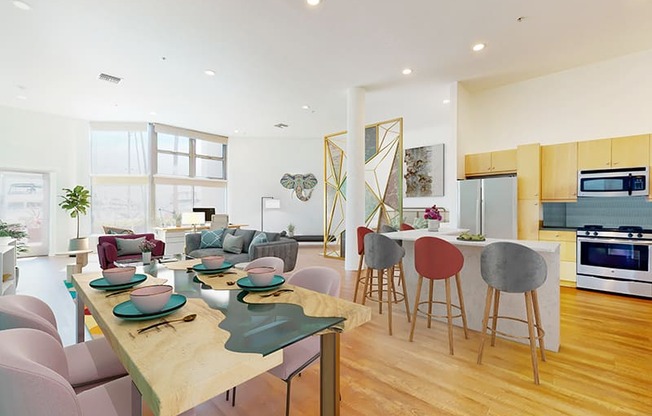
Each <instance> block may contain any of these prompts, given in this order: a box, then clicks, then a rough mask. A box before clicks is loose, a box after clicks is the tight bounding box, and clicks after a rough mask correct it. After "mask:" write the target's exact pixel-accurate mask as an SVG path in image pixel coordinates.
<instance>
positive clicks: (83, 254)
mask: <svg viewBox="0 0 652 416" xmlns="http://www.w3.org/2000/svg"><path fill="white" fill-rule="evenodd" d="M92 252H93V250H71V251H64V252H61V253H57V254H56V255H57V256H75V264H69V265H68V266H66V280H67V281H68V282H70V281H71V280H70V279H71V277H72V275H73V274H75V273H81V272H82V269H83V268H84V266H86V265H87V264H88V253H92Z"/></svg>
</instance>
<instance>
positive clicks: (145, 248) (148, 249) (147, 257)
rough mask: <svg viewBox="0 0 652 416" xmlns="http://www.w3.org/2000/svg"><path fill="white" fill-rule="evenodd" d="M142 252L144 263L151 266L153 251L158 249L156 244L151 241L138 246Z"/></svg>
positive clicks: (145, 241)
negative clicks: (155, 248)
mask: <svg viewBox="0 0 652 416" xmlns="http://www.w3.org/2000/svg"><path fill="white" fill-rule="evenodd" d="M138 247H139V248H140V251H141V252H142V253H143V263H144V264H149V263H150V262H151V261H152V250H154V247H156V243H155V242H154V241H151V240H143V241H141V242H140V244H139V245H138Z"/></svg>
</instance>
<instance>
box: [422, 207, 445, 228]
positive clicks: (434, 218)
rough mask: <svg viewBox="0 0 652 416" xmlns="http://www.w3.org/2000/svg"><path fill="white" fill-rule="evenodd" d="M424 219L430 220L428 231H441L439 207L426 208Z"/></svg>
mask: <svg viewBox="0 0 652 416" xmlns="http://www.w3.org/2000/svg"><path fill="white" fill-rule="evenodd" d="M423 218H425V219H426V220H428V231H439V222H440V221H441V213H440V212H439V208H437V205H433V206H432V207H430V208H426V212H425V213H424V214H423Z"/></svg>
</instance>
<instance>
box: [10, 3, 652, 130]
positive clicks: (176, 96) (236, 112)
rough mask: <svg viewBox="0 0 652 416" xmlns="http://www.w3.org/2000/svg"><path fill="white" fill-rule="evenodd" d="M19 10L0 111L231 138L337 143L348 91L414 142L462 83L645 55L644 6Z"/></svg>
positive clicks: (648, 8)
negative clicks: (402, 127) (401, 122)
mask: <svg viewBox="0 0 652 416" xmlns="http://www.w3.org/2000/svg"><path fill="white" fill-rule="evenodd" d="M25 2H27V3H28V4H30V5H31V6H32V9H31V10H30V11H23V10H19V9H18V8H16V7H14V6H13V5H12V2H11V1H10V0H0V105H5V106H10V107H16V108H22V109H28V110H34V111H41V112H47V113H54V114H59V115H63V116H67V117H74V118H81V119H85V120H95V121H105V120H116V121H157V122H162V123H166V124H170V125H175V126H179V127H186V128H192V129H196V130H202V131H207V132H211V133H217V134H223V135H227V136H231V137H234V136H235V137H237V136H241V135H246V136H248V137H321V136H323V135H324V134H327V133H332V132H336V131H340V130H343V129H345V128H346V90H347V89H348V88H350V87H364V88H366V89H367V91H368V94H367V103H368V106H369V107H368V114H369V112H373V113H374V115H376V114H377V113H378V114H380V113H382V110H383V108H382V107H383V105H384V104H383V103H392V105H393V107H394V109H393V110H391V111H393V112H397V114H387V115H385V114H382V116H387V117H396V116H401V115H402V114H400V113H401V112H403V111H411V112H415V111H416V112H417V113H419V116H418V117H414V123H415V125H414V126H412V127H419V126H418V124H420V123H421V124H429V123H430V124H432V123H436V122H437V120H438V117H440V113H442V112H445V106H443V105H442V104H441V100H443V99H444V98H447V95H448V88H449V86H450V85H451V83H452V82H454V81H463V82H464V84H465V85H466V86H467V87H468V88H470V89H482V88H487V87H492V86H497V85H502V84H505V83H510V82H514V81H517V80H523V79H527V78H531V77H536V76H540V75H543V74H547V73H551V72H556V71H560V70H563V69H567V68H571V67H574V66H578V65H582V64H586V63H591V62H596V61H600V60H604V59H608V58H611V57H616V56H620V55H625V54H628V53H633V52H636V51H641V50H645V49H652V29H651V28H650V24H651V23H650V22H652V1H649V0H538V1H537V0H453V1H451V0H323V1H322V4H321V5H319V6H317V7H310V6H307V5H306V4H305V0H108V1H107V0H103V1H99V0H25ZM520 16H523V17H524V19H523V21H522V22H520V23H519V22H517V18H518V17H520ZM477 42H485V43H486V44H487V48H486V49H485V50H484V51H482V52H480V53H474V52H471V50H470V48H471V46H472V45H473V44H474V43H477ZM404 67H410V68H412V69H413V70H414V72H413V74H412V75H410V76H404V75H402V74H401V70H402V69H403V68H404ZM206 69H213V70H215V71H216V73H217V74H216V76H214V77H208V76H206V75H204V73H203V71H204V70H206ZM101 72H105V73H108V74H111V75H115V76H118V77H123V78H124V80H123V81H122V82H121V83H120V84H119V85H114V84H109V83H106V82H102V81H99V80H98V79H97V76H98V74H99V73H101ZM17 96H24V97H26V98H27V99H19V98H17ZM304 104H307V105H310V106H311V108H312V110H309V111H306V110H302V109H301V106H302V105H304ZM403 106H404V107H403ZM152 111H155V112H156V115H151V114H150V112H152ZM442 114H443V113H442ZM369 121H378V120H369ZM279 122H283V123H286V124H289V125H290V127H289V128H287V129H283V130H279V129H278V128H275V127H273V125H274V124H276V123H279ZM409 127H410V126H406V128H409ZM236 129H238V130H239V131H240V133H237V134H235V133H234V130H236Z"/></svg>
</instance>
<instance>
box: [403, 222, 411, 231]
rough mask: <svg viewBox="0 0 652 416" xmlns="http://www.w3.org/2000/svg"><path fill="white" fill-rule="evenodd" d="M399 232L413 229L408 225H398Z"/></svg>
mask: <svg viewBox="0 0 652 416" xmlns="http://www.w3.org/2000/svg"><path fill="white" fill-rule="evenodd" d="M400 230H401V231H408V230H414V227H413V226H411V225H410V224H406V223H401V225H400Z"/></svg>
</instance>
